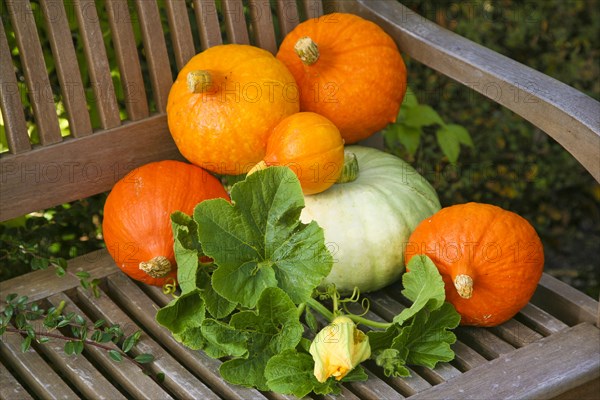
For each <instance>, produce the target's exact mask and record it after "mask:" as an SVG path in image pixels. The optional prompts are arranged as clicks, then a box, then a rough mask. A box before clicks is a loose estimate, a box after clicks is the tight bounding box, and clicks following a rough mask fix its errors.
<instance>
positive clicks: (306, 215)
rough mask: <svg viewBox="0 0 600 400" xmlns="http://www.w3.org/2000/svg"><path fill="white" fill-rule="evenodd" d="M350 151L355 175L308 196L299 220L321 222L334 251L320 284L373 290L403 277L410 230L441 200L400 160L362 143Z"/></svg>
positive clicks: (424, 180) (347, 148) (348, 149)
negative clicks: (325, 275) (356, 166)
mask: <svg viewBox="0 0 600 400" xmlns="http://www.w3.org/2000/svg"><path fill="white" fill-rule="evenodd" d="M346 151H347V152H349V153H353V154H354V155H356V160H357V162H358V167H359V171H358V174H357V176H356V179H355V180H353V181H351V182H346V183H336V184H335V185H333V186H332V187H330V188H329V189H327V190H326V191H324V192H322V193H319V194H315V195H310V196H305V208H304V209H303V210H302V214H301V217H300V218H301V220H302V221H303V222H305V223H308V222H309V221H311V220H315V221H317V223H318V224H319V225H320V226H321V227H322V228H323V230H324V233H325V241H326V243H327V246H328V247H329V250H330V251H331V253H332V255H333V259H334V264H333V268H332V270H331V273H330V274H329V275H328V276H327V277H326V278H325V280H324V281H323V284H322V286H326V285H327V284H329V283H334V284H335V285H336V287H337V289H338V290H339V291H340V292H341V293H349V292H352V290H353V289H354V287H358V288H359V289H360V291H361V292H370V291H374V290H378V289H381V288H383V287H385V286H387V285H389V284H391V283H393V282H395V281H396V280H397V279H398V278H399V277H400V276H401V275H402V273H403V272H404V270H405V266H404V251H405V247H406V242H407V241H408V238H409V236H410V234H411V233H412V231H413V230H414V229H415V228H416V226H417V225H418V224H419V222H421V221H422V220H424V219H425V218H428V217H430V216H431V215H433V214H434V213H436V212H437V211H438V210H439V209H440V202H439V199H438V196H437V194H436V192H435V190H434V189H433V187H432V186H431V185H430V184H429V182H427V180H426V179H425V178H424V177H423V176H421V175H419V173H417V171H416V170H415V169H414V168H413V167H411V166H410V165H409V164H407V163H406V162H404V161H403V160H401V159H400V158H398V157H396V156H393V155H391V154H388V153H385V152H383V151H380V150H376V149H373V148H368V147H361V146H348V147H346Z"/></svg>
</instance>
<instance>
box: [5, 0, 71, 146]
mask: <svg viewBox="0 0 600 400" xmlns="http://www.w3.org/2000/svg"><path fill="white" fill-rule="evenodd" d="M6 5H7V8H8V13H9V15H10V19H11V23H12V27H13V29H14V32H15V36H16V39H17V47H18V48H19V57H20V59H21V65H22V67H23V74H24V75H25V82H26V83H27V89H28V92H27V95H28V96H29V101H30V103H31V106H32V108H33V114H34V116H35V123H36V124H37V128H38V132H39V137H40V142H41V144H42V145H44V146H45V145H49V144H52V143H58V142H60V141H61V140H62V137H61V134H60V127H59V126H58V117H57V115H56V110H55V108H54V93H53V92H52V87H51V86H50V80H49V79H48V73H47V72H46V62H45V61H44V54H43V53H42V45H41V44H40V39H39V36H38V31H37V28H36V26H35V20H34V18H33V11H32V10H31V4H30V3H29V0H22V1H18V2H17V1H7V2H6Z"/></svg>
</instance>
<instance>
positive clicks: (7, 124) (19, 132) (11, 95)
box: [0, 18, 31, 154]
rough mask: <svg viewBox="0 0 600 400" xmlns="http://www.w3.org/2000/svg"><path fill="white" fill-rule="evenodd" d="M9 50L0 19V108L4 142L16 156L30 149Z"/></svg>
mask: <svg viewBox="0 0 600 400" xmlns="http://www.w3.org/2000/svg"><path fill="white" fill-rule="evenodd" d="M11 60H12V58H11V54H10V49H9V48H8V42H7V40H6V33H5V31H4V24H3V23H2V19H1V18H0V76H2V85H0V108H2V119H3V121H4V129H5V132H6V141H7V143H8V149H9V150H10V152H11V153H13V154H17V153H22V152H25V151H28V150H30V149H31V144H30V143H29V135H28V134H27V125H26V124H25V113H24V112H23V105H22V104H21V92H20V90H19V86H18V85H17V77H16V76H15V67H14V65H13V63H12V61H11Z"/></svg>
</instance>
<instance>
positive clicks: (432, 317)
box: [392, 303, 460, 368]
mask: <svg viewBox="0 0 600 400" xmlns="http://www.w3.org/2000/svg"><path fill="white" fill-rule="evenodd" d="M459 322H460V314H458V312H456V310H455V309H454V306H452V304H450V303H444V304H443V305H442V306H441V307H440V308H438V309H437V310H434V311H431V312H429V313H425V312H422V313H418V314H417V315H415V317H414V319H413V320H412V323H411V324H410V325H408V326H406V327H404V328H402V331H401V332H400V334H399V335H398V336H397V337H396V338H395V339H394V342H393V343H392V347H393V348H395V349H404V350H407V351H408V353H407V356H406V363H407V364H410V365H422V366H425V367H427V368H434V367H435V366H436V364H437V363H438V362H441V361H451V360H452V359H453V358H454V352H453V351H452V349H451V348H450V345H451V344H452V343H454V342H456V335H454V333H452V332H451V331H450V330H449V329H454V328H456V327H457V326H458V324H459Z"/></svg>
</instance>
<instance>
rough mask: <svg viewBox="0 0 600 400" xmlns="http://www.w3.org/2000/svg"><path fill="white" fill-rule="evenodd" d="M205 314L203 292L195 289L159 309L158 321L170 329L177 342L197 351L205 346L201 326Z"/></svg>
mask: <svg viewBox="0 0 600 400" xmlns="http://www.w3.org/2000/svg"><path fill="white" fill-rule="evenodd" d="M205 314H206V312H205V305H204V300H203V299H202V296H201V292H200V290H199V289H194V290H192V291H190V292H187V293H185V294H182V295H181V296H179V297H178V298H177V299H175V300H172V301H171V302H170V303H169V304H167V305H166V306H164V307H163V308H161V309H159V310H158V312H157V313H156V321H157V322H158V323H159V324H161V325H162V326H164V327H165V328H167V329H169V330H170V331H171V333H172V334H173V337H174V338H175V339H176V340H178V341H180V342H181V343H183V344H184V345H186V346H188V347H190V348H192V349H196V350H197V349H200V348H202V346H203V344H204V340H203V337H202V334H201V331H200V326H201V325H202V321H204V318H205Z"/></svg>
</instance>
